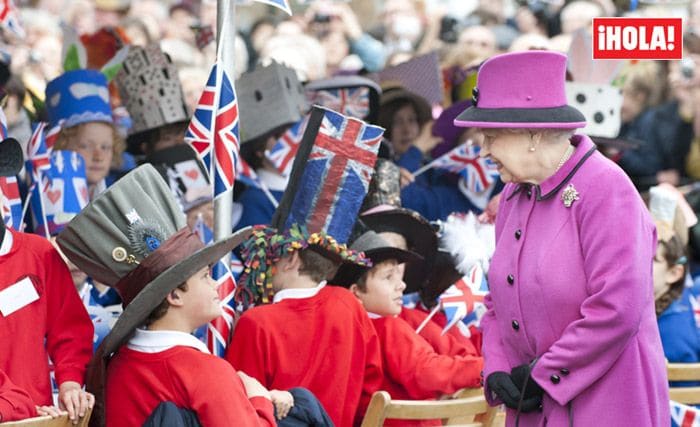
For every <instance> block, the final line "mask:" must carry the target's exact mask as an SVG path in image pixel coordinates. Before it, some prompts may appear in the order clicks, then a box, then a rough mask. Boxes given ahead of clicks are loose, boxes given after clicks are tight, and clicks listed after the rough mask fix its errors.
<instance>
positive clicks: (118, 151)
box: [54, 122, 126, 167]
mask: <svg viewBox="0 0 700 427" xmlns="http://www.w3.org/2000/svg"><path fill="white" fill-rule="evenodd" d="M89 123H91V122H89ZM100 123H102V122H100ZM85 124H87V123H81V124H79V125H75V126H72V127H69V128H64V129H61V132H59V133H58V137H57V138H56V144H55V145H54V149H55V150H68V145H69V144H70V142H71V141H75V140H76V138H78V134H79V133H80V130H81V129H82V128H83V127H84V125H85ZM104 124H106V125H107V126H109V127H111V128H112V166H113V167H119V166H121V163H122V153H123V152H124V150H125V149H126V142H125V141H124V138H122V137H121V135H119V131H117V128H116V127H115V126H114V125H113V124H112V123H106V122H105V123H104Z"/></svg>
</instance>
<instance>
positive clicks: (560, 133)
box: [481, 128, 576, 142]
mask: <svg viewBox="0 0 700 427" xmlns="http://www.w3.org/2000/svg"><path fill="white" fill-rule="evenodd" d="M481 132H482V133H484V134H487V135H498V134H504V133H510V134H523V135H529V136H533V135H535V134H541V135H542V140H543V141H551V142H558V141H562V142H563V141H568V140H569V139H571V137H572V136H574V134H575V133H576V131H575V130H574V129H539V128H493V129H492V128H483V129H481Z"/></svg>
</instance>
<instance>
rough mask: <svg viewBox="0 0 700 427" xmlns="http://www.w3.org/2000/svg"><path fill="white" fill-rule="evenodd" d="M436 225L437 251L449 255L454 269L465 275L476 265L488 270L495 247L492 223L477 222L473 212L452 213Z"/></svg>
mask: <svg viewBox="0 0 700 427" xmlns="http://www.w3.org/2000/svg"><path fill="white" fill-rule="evenodd" d="M439 224H440V226H441V227H440V228H441V232H440V243H439V246H440V250H442V251H444V252H448V253H449V254H450V255H452V258H453V260H454V262H455V266H456V268H457V270H458V271H459V272H460V273H462V274H464V275H466V274H467V273H468V272H469V270H470V269H471V268H472V267H473V266H474V265H477V264H478V265H480V266H481V268H482V269H483V271H484V273H487V272H488V270H489V265H490V263H491V257H492V256H493V252H494V250H495V249H496V228H495V226H494V225H493V224H482V223H480V222H479V221H478V220H477V219H476V216H475V215H474V213H473V212H469V213H467V214H452V215H450V216H449V217H447V220H446V221H439Z"/></svg>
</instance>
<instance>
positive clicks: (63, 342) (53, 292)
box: [44, 247, 94, 385]
mask: <svg viewBox="0 0 700 427" xmlns="http://www.w3.org/2000/svg"><path fill="white" fill-rule="evenodd" d="M44 265H45V268H46V269H45V274H46V277H45V278H44V283H45V284H46V300H47V307H48V313H47V316H48V317H47V319H48V320H49V321H48V324H47V325H46V326H47V328H46V349H47V351H48V353H49V356H51V360H52V361H53V363H54V365H55V367H56V382H57V383H58V384H59V385H60V384H62V383H64V382H66V381H75V382H77V383H78V384H84V383H85V370H86V367H87V364H88V362H89V361H90V357H92V339H93V335H94V328H93V325H92V321H91V320H90V316H89V315H88V313H87V311H86V310H85V306H84V305H83V302H82V301H81V300H80V296H78V292H77V291H76V289H75V286H74V285H73V279H72V278H71V275H70V271H69V270H68V267H67V266H66V264H65V263H64V262H63V260H62V259H61V256H60V255H59V254H58V252H57V251H56V249H54V248H53V247H51V248H50V249H49V250H47V251H46V253H45V254H44Z"/></svg>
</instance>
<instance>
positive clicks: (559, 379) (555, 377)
mask: <svg viewBox="0 0 700 427" xmlns="http://www.w3.org/2000/svg"><path fill="white" fill-rule="evenodd" d="M549 380H550V381H552V383H554V384H559V381H561V378H559V375H552V376H551V377H549Z"/></svg>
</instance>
